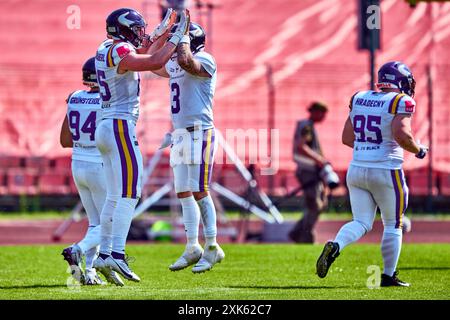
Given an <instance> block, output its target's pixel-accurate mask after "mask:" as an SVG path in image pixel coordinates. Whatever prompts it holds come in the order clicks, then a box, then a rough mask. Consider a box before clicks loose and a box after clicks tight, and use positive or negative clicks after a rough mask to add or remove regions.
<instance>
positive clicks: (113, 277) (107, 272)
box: [94, 257, 125, 287]
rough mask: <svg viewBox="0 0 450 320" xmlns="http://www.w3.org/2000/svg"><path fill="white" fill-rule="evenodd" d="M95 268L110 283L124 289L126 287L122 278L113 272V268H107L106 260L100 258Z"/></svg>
mask: <svg viewBox="0 0 450 320" xmlns="http://www.w3.org/2000/svg"><path fill="white" fill-rule="evenodd" d="M94 268H95V269H96V270H98V271H99V272H100V273H101V274H102V275H103V276H104V277H105V278H106V281H108V282H109V283H113V284H115V285H116V286H119V287H123V286H124V285H125V283H124V282H123V280H122V278H120V276H119V275H118V274H117V273H116V272H115V271H114V270H112V269H111V267H109V266H107V265H106V262H105V260H103V259H102V258H100V257H98V258H97V259H95V261H94Z"/></svg>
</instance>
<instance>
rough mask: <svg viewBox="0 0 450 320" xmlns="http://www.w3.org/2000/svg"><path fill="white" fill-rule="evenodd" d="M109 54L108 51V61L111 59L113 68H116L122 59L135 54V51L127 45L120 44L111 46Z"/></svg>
mask: <svg viewBox="0 0 450 320" xmlns="http://www.w3.org/2000/svg"><path fill="white" fill-rule="evenodd" d="M111 51H112V52H111V54H110V53H109V50H108V57H107V58H108V59H109V58H110V56H111V58H112V62H113V65H114V66H117V65H118V64H119V63H120V61H122V59H123V58H125V57H126V56H127V55H129V54H130V53H135V52H136V49H135V48H134V47H133V46H132V45H131V44H129V43H126V42H121V43H118V44H116V45H113V46H112V49H111Z"/></svg>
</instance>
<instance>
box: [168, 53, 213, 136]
mask: <svg viewBox="0 0 450 320" xmlns="http://www.w3.org/2000/svg"><path fill="white" fill-rule="evenodd" d="M194 57H195V58H196V59H197V60H198V61H200V63H201V64H202V66H203V68H204V69H205V70H206V72H208V73H209V74H210V75H211V78H206V77H197V76H193V75H191V74H189V73H188V72H186V71H184V70H183V69H182V68H181V67H180V65H179V64H178V62H177V54H176V53H175V54H174V55H172V57H171V58H170V59H169V61H168V62H167V63H166V66H165V67H166V71H167V73H168V74H169V76H170V81H169V86H170V103H171V114H172V123H173V127H174V129H181V128H187V127H192V126H194V125H199V124H201V126H202V129H203V130H206V129H210V128H213V127H214V121H213V110H212V108H213V97H214V92H215V90H216V79H217V67H216V62H215V61H214V58H213V56H212V55H210V54H209V53H206V52H204V51H199V52H197V53H196V54H194Z"/></svg>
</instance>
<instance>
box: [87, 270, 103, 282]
mask: <svg viewBox="0 0 450 320" xmlns="http://www.w3.org/2000/svg"><path fill="white" fill-rule="evenodd" d="M84 279H85V281H84V284H85V285H87V286H95V285H105V284H106V283H105V282H103V280H102V279H100V277H99V276H98V274H97V272H96V271H95V269H86V272H85V274H84Z"/></svg>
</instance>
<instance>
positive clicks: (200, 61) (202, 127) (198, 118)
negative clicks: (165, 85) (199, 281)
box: [155, 23, 225, 273]
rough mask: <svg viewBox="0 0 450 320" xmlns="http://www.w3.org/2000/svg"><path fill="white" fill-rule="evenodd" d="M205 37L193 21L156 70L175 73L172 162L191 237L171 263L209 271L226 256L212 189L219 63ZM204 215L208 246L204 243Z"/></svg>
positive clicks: (174, 267)
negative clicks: (219, 240) (201, 239)
mask: <svg viewBox="0 0 450 320" xmlns="http://www.w3.org/2000/svg"><path fill="white" fill-rule="evenodd" d="M205 41H206V34H205V32H204V30H203V28H202V27H201V26H199V25H198V24H196V23H191V24H190V27H189V33H188V34H186V35H185V36H184V37H183V39H182V40H181V41H180V44H179V45H178V47H177V52H176V54H174V55H173V56H172V57H171V59H170V60H169V62H167V64H166V65H165V67H164V68H162V69H161V70H158V71H156V72H155V73H156V74H158V75H160V76H163V77H167V78H170V80H169V86H170V98H171V114H172V124H173V128H174V131H173V133H172V143H173V145H172V149H171V152H170V162H171V166H172V168H173V173H174V184H175V192H176V193H177V197H178V198H179V200H180V202H181V206H182V212H183V223H184V226H185V231H186V238H187V244H186V248H185V251H184V253H183V254H182V255H181V257H180V258H179V259H178V260H177V261H175V263H173V264H172V265H170V266H169V269H170V270H172V271H178V270H182V269H184V268H187V267H189V266H191V265H193V264H195V266H194V267H193V268H192V272H194V273H200V272H205V271H207V270H210V269H211V268H212V267H213V266H214V265H215V264H216V263H218V262H220V261H222V260H223V258H224V257H225V253H224V252H223V250H222V248H221V247H220V246H219V245H218V244H217V240H216V236H217V225H216V209H215V207H214V203H213V201H212V198H211V196H210V194H209V185H210V182H211V176H212V168H213V162H214V153H215V149H216V141H215V134H214V132H215V129H214V122H213V112H212V108H213V97H214V91H215V87H216V77H217V67H216V63H215V61H214V58H213V56H211V55H210V54H209V53H206V52H205V51H204V47H205ZM200 217H201V219H202V223H203V230H204V237H205V250H203V248H202V246H201V245H200V244H199V242H198V229H199V224H200Z"/></svg>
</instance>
